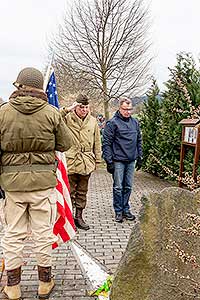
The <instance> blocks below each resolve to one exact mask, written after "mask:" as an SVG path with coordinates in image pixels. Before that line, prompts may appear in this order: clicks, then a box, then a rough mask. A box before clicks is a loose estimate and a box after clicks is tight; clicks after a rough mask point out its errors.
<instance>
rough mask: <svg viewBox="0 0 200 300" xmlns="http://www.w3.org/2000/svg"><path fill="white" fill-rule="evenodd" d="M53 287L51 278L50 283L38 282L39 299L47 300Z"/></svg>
mask: <svg viewBox="0 0 200 300" xmlns="http://www.w3.org/2000/svg"><path fill="white" fill-rule="evenodd" d="M54 286H55V282H54V279H53V278H51V281H50V282H44V281H40V280H39V287H38V296H39V299H48V298H49V296H50V294H51V292H52V291H53V288H54Z"/></svg>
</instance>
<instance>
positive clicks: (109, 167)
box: [107, 163, 115, 174]
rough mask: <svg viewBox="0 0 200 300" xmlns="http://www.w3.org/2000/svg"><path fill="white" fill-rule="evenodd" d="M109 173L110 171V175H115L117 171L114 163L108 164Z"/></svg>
mask: <svg viewBox="0 0 200 300" xmlns="http://www.w3.org/2000/svg"><path fill="white" fill-rule="evenodd" d="M107 171H108V173H110V174H113V173H114V171H115V166H114V163H110V164H109V163H107Z"/></svg>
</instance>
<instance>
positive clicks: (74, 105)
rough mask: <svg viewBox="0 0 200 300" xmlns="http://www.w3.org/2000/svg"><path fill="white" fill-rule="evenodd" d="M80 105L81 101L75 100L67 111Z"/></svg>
mask: <svg viewBox="0 0 200 300" xmlns="http://www.w3.org/2000/svg"><path fill="white" fill-rule="evenodd" d="M78 105H80V103H78V102H76V101H75V102H74V103H72V105H71V106H69V107H67V111H68V112H69V111H73V110H74V109H75V108H76V107H77V106H78Z"/></svg>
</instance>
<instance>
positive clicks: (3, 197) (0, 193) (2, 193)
mask: <svg viewBox="0 0 200 300" xmlns="http://www.w3.org/2000/svg"><path fill="white" fill-rule="evenodd" d="M0 199H5V192H4V190H2V188H1V187H0Z"/></svg>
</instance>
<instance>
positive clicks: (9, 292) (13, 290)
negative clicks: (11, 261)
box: [3, 267, 21, 300]
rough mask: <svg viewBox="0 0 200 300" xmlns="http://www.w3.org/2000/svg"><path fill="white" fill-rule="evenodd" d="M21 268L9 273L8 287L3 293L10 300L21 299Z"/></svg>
mask: <svg viewBox="0 0 200 300" xmlns="http://www.w3.org/2000/svg"><path fill="white" fill-rule="evenodd" d="M20 281H21V267H19V268H16V269H13V270H8V271H7V285H6V286H5V287H4V289H3V292H4V294H5V295H6V297H7V298H8V299H10V300H18V299H20V298H21V288H20Z"/></svg>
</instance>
